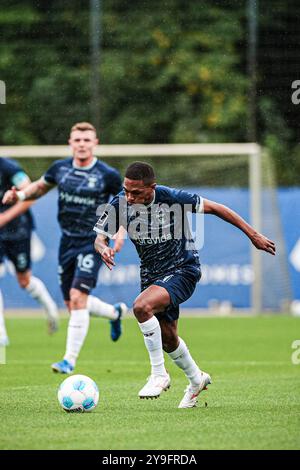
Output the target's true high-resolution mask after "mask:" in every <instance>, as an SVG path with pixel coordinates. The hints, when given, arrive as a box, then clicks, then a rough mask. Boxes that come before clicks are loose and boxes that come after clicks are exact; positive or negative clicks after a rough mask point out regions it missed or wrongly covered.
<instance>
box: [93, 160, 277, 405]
mask: <svg viewBox="0 0 300 470" xmlns="http://www.w3.org/2000/svg"><path fill="white" fill-rule="evenodd" d="M188 212H193V213H197V212H198V213H204V214H213V215H216V216H218V217H220V218H222V219H224V220H225V221H226V222H229V223H231V224H233V225H235V226H236V227H238V228H239V229H240V230H242V231H243V232H244V233H245V234H246V235H247V236H248V237H249V238H250V240H251V242H252V243H253V244H254V246H255V247H256V248H258V249H260V250H264V251H267V252H268V253H271V254H272V255H274V254H275V245H274V243H273V242H272V241H270V240H268V239H267V238H266V237H264V236H263V235H261V234H260V233H257V232H256V231H255V230H254V229H253V228H252V227H251V226H250V225H249V224H247V223H246V222H245V221H244V220H243V219H242V218H241V217H240V216H239V215H238V214H237V213H235V212H234V211H232V210H231V209H229V208H228V207H226V206H224V205H221V204H218V203H216V202H213V201H209V200H207V199H203V198H202V197H200V196H198V195H197V194H190V193H188V192H186V191H180V190H176V189H171V188H168V187H166V186H158V185H156V181H155V175H154V171H153V168H152V167H151V166H150V165H148V164H146V163H141V162H136V163H133V164H132V165H130V166H129V167H128V168H127V170H126V174H125V179H124V183H123V192H122V193H120V194H119V195H117V196H116V197H115V198H114V199H113V200H112V201H111V202H110V204H108V205H106V207H105V206H104V207H103V211H102V215H101V217H100V218H99V220H98V222H97V224H96V226H95V228H94V230H95V231H96V232H97V233H98V235H97V238H96V241H95V249H96V251H98V252H99V254H100V255H101V257H102V259H103V261H104V262H105V264H106V265H107V266H108V267H109V268H110V269H112V268H113V266H114V265H115V262H114V254H115V251H114V249H112V248H110V247H109V246H108V245H107V240H108V238H113V236H114V235H115V233H116V232H117V231H118V230H119V228H120V226H123V227H124V228H125V229H126V230H127V232H128V235H129V238H130V239H131V240H132V242H133V243H134V245H135V247H136V249H137V252H138V255H139V257H140V259H141V290H142V292H141V294H140V295H139V296H138V297H137V298H136V300H135V302H134V306H133V312H134V315H135V317H136V319H137V321H138V324H139V327H140V329H141V332H142V334H143V335H144V341H145V345H146V348H147V350H148V353H149V357H150V363H151V375H150V377H149V379H148V381H147V383H146V385H145V386H144V387H143V388H142V389H141V390H140V391H139V396H140V398H157V397H159V396H160V394H161V392H162V391H163V390H167V389H168V388H169V387H170V376H169V374H168V372H167V371H166V369H165V364H164V353H163V351H166V352H167V353H168V355H169V356H170V358H171V359H172V360H173V362H174V363H175V364H176V365H177V366H178V367H179V368H180V369H182V370H183V372H184V374H185V375H186V377H187V379H188V380H189V385H188V386H187V388H186V390H185V394H184V396H183V399H182V401H181V402H180V404H179V408H192V407H194V406H196V403H197V397H198V395H199V393H200V392H201V391H202V390H204V389H205V388H206V387H207V385H208V384H210V383H211V378H210V376H209V374H208V373H206V372H203V371H201V370H200V368H199V367H198V365H197V364H196V363H195V361H194V360H193V358H192V356H191V354H190V352H189V349H188V347H187V345H186V344H185V342H184V341H183V339H182V338H180V337H179V336H178V333H177V322H178V317H179V305H180V304H181V303H182V302H185V301H186V300H187V299H188V298H189V297H190V296H191V295H192V294H193V292H194V290H195V287H196V285H197V283H198V281H199V280H200V277H201V268H200V262H199V256H198V251H196V250H195V245H194V243H193V240H192V238H191V235H190V231H189V227H188V220H187V213H188Z"/></svg>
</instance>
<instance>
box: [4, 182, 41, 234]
mask: <svg viewBox="0 0 300 470" xmlns="http://www.w3.org/2000/svg"><path fill="white" fill-rule="evenodd" d="M29 185H30V179H29V178H27V179H26V181H25V182H23V183H21V184H20V185H19V186H18V189H20V190H23V189H25V188H27V187H28V186H29ZM33 203H34V201H25V202H19V203H18V204H15V205H14V206H12V207H10V208H9V209H7V210H5V211H4V212H2V213H1V214H0V228H1V227H4V226H5V225H6V224H8V223H9V222H11V221H12V220H13V219H15V218H16V217H19V216H20V215H22V214H24V212H26V211H28V209H29V208H30V206H32V204H33Z"/></svg>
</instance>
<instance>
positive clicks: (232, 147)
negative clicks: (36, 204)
mask: <svg viewBox="0 0 300 470" xmlns="http://www.w3.org/2000/svg"><path fill="white" fill-rule="evenodd" d="M94 153H95V155H96V156H99V157H102V158H105V157H107V158H111V157H115V158H120V159H122V158H124V157H132V158H137V157H144V158H146V157H151V158H158V159H159V160H158V162H159V161H161V159H164V158H166V157H168V158H170V157H172V158H176V157H180V156H181V157H193V158H197V159H202V158H204V157H206V158H209V161H210V162H213V159H216V158H218V159H220V160H217V162H219V161H221V159H222V158H223V157H230V158H231V159H232V160H231V161H232V165H234V161H235V159H236V158H237V157H241V156H243V157H245V158H246V159H247V164H248V178H247V179H248V183H247V184H248V188H249V193H250V197H249V203H250V211H249V213H250V223H251V225H253V226H254V228H255V229H256V230H257V231H259V232H262V231H263V223H262V203H263V192H262V190H263V184H262V176H263V175H262V159H263V152H262V149H261V147H260V146H259V145H257V144H255V143H242V144H241V143H239V144H236V143H228V144H147V145H100V146H97V148H96V150H95V152H94ZM0 155H2V156H8V157H10V158H18V159H23V158H29V157H30V158H34V159H44V158H49V157H51V158H63V157H68V156H70V149H69V147H68V146H61V145H56V146H14V147H10V146H7V147H0ZM217 164H218V163H217ZM171 171H172V170H171ZM264 171H265V170H264ZM268 171H269V167H268ZM266 173H267V171H266ZM273 190H274V188H273ZM273 195H274V194H273ZM273 199H274V198H273ZM274 200H275V199H274ZM272 204H273V206H272V207H273V209H272V210H274V211H275V212H276V211H277V212H278V208H275V206H274V203H272ZM275 204H276V202H275ZM275 212H274V214H273V215H274V217H275V218H277V219H278V217H279V213H277V214H275ZM275 225H276V227H277V226H278V223H277V222H276V224H275ZM279 232H280V231H279ZM267 236H270V237H271V238H272V237H273V234H272V233H267ZM275 238H276V237H275ZM279 238H280V240H279V245H280V246H284V241H283V236H282V232H280V233H279ZM273 239H274V237H273ZM275 242H278V240H276V239H275ZM283 262H284V263H286V260H283ZM251 264H252V268H253V283H252V288H251V310H252V312H254V313H256V314H257V313H260V312H262V311H263V310H264V309H265V307H264V300H263V298H264V285H265V286H267V285H268V284H267V279H264V269H263V260H262V253H261V252H260V251H259V250H257V249H255V248H254V246H252V248H251ZM283 276H284V277H285V284H286V289H285V292H284V293H283V294H282V298H280V303H281V304H280V305H279V308H278V310H282V309H284V308H285V307H286V304H287V303H288V302H289V301H290V285H289V281H288V272H287V269H286V271H285V272H284V273H283ZM279 283H280V284H282V280H281V279H280V280H279Z"/></svg>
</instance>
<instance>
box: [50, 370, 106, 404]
mask: <svg viewBox="0 0 300 470" xmlns="http://www.w3.org/2000/svg"><path fill="white" fill-rule="evenodd" d="M57 398H58V401H59V404H60V405H61V406H62V408H63V409H64V410H65V411H78V412H84V411H92V410H93V409H94V408H96V406H97V403H98V400H99V390H98V387H97V385H96V384H95V382H94V381H93V380H92V379H90V378H89V377H87V376H86V375H72V376H71V377H68V378H67V379H66V380H64V381H63V383H62V384H61V385H60V387H59V389H58V393H57Z"/></svg>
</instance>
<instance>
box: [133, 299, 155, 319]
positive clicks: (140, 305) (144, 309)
mask: <svg viewBox="0 0 300 470" xmlns="http://www.w3.org/2000/svg"><path fill="white" fill-rule="evenodd" d="M133 313H134V315H135V317H136V318H137V320H138V321H140V322H144V321H147V320H149V318H151V317H152V316H153V308H152V306H151V305H150V303H149V302H147V301H146V300H144V299H136V300H135V302H134V304H133Z"/></svg>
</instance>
